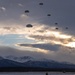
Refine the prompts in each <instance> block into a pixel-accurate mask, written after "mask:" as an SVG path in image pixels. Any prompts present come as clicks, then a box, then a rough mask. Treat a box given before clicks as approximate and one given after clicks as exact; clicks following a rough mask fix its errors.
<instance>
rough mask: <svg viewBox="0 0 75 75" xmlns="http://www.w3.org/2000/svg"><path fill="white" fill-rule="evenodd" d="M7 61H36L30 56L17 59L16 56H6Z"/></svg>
mask: <svg viewBox="0 0 75 75" xmlns="http://www.w3.org/2000/svg"><path fill="white" fill-rule="evenodd" d="M5 59H9V60H13V61H17V62H22V63H23V62H27V61H30V60H34V58H32V57H30V56H22V57H16V56H11V55H10V56H6V57H5Z"/></svg>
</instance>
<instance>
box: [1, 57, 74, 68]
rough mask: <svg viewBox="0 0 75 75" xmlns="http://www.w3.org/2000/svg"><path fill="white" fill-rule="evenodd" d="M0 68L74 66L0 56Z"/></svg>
mask: <svg viewBox="0 0 75 75" xmlns="http://www.w3.org/2000/svg"><path fill="white" fill-rule="evenodd" d="M0 67H39V68H71V69H72V68H73V69H75V64H71V63H64V62H57V61H53V60H48V59H34V58H32V57H30V56H23V57H15V56H6V57H1V56H0Z"/></svg>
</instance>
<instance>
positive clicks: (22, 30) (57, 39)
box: [0, 23, 75, 48]
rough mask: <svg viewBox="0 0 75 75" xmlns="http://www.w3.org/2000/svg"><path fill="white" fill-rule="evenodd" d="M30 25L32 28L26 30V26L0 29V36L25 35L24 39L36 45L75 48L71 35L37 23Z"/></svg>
mask: <svg viewBox="0 0 75 75" xmlns="http://www.w3.org/2000/svg"><path fill="white" fill-rule="evenodd" d="M32 25H33V27H32V28H27V27H26V26H16V27H0V35H6V34H18V35H19V34H22V35H25V38H27V39H32V40H35V41H38V43H39V42H42V43H50V44H58V45H62V46H65V47H73V48H75V46H74V43H75V37H74V36H73V35H68V34H65V33H63V32H62V31H59V30H58V31H56V30H55V29H51V27H48V26H45V25H39V24H37V23H34V24H32Z"/></svg>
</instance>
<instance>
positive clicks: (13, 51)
mask: <svg viewBox="0 0 75 75" xmlns="http://www.w3.org/2000/svg"><path fill="white" fill-rule="evenodd" d="M0 55H1V56H3V57H5V56H9V55H12V56H18V57H20V56H31V57H34V58H42V59H43V58H45V59H51V60H55V61H60V62H70V63H74V64H75V60H74V59H75V50H72V51H69V50H68V49H67V48H65V47H60V48H59V50H57V51H49V52H48V53H42V52H37V51H27V50H26V49H24V50H22V49H20V48H19V49H17V48H11V47H7V46H0Z"/></svg>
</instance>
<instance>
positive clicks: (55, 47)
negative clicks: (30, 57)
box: [19, 44, 60, 51]
mask: <svg viewBox="0 0 75 75" xmlns="http://www.w3.org/2000/svg"><path fill="white" fill-rule="evenodd" d="M19 46H24V47H33V48H40V49H44V50H50V51H58V50H59V47H60V46H59V45H50V44H19Z"/></svg>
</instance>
